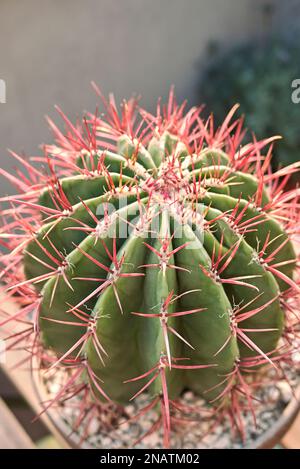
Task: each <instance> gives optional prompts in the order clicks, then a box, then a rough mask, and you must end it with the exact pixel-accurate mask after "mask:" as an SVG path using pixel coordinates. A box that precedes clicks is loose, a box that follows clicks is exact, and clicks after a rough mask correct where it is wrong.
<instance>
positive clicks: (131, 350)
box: [1, 88, 299, 446]
mask: <svg viewBox="0 0 300 469" xmlns="http://www.w3.org/2000/svg"><path fill="white" fill-rule="evenodd" d="M96 90H97V92H98V94H100V91H99V90H98V89H97V88H96ZM100 96H101V98H102V99H103V102H104V104H105V107H106V112H105V114H104V115H101V116H98V115H97V114H96V115H92V114H90V115H87V116H86V117H84V119H83V120H82V122H81V123H79V124H78V123H77V124H72V123H71V122H70V121H69V120H68V118H67V117H66V116H65V115H64V114H63V113H62V111H60V109H59V108H58V112H59V113H60V115H61V117H62V119H63V121H64V123H65V126H66V130H65V132H63V131H61V130H59V129H58V127H56V125H55V124H54V123H53V121H52V120H50V119H48V122H49V124H50V127H51V129H52V130H53V132H54V134H55V138H56V143H55V144H54V145H45V146H44V148H43V155H42V156H40V157H32V158H31V160H30V159H29V160H28V159H26V158H22V157H20V156H18V155H16V154H15V153H12V156H14V157H15V158H17V160H18V161H21V162H22V164H23V169H24V171H23V170H22V171H20V170H18V174H17V175H15V176H12V175H10V174H8V173H6V172H5V171H4V170H1V172H2V174H3V175H4V176H6V177H7V178H8V179H9V180H10V181H11V182H12V184H13V185H14V186H16V187H17V189H18V195H16V196H7V197H4V198H2V201H3V202H5V203H6V204H7V203H9V205H8V206H5V207H3V210H2V219H3V221H4V223H3V228H2V231H1V240H2V245H3V246H4V249H5V250H6V252H5V253H4V254H3V256H2V260H1V261H2V265H3V273H2V280H3V281H4V282H6V283H7V293H6V294H7V295H9V296H14V298H15V299H16V300H17V301H18V303H19V304H20V305H21V306H20V309H19V311H18V312H17V313H15V314H14V315H13V316H12V315H9V316H8V317H6V316H5V318H4V319H3V320H2V323H1V325H2V327H5V326H7V323H9V322H11V321H17V322H18V323H19V324H23V323H25V325H26V327H25V329H24V330H22V332H21V333H19V332H18V333H14V334H12V336H11V337H10V339H12V343H13V345H12V348H13V347H15V346H16V344H17V345H18V346H19V342H20V339H22V340H25V341H26V344H27V347H28V346H29V345H28V343H30V347H31V352H32V355H36V356H38V357H40V358H41V359H42V361H43V362H44V363H45V361H46V362H47V366H48V367H49V368H50V369H55V368H62V367H65V368H66V370H67V372H68V376H69V378H68V381H67V383H66V386H65V387H64V389H63V390H61V391H60V393H59V395H58V396H57V398H56V399H55V402H56V401H59V400H61V399H63V397H64V392H67V388H68V386H70V385H71V384H72V383H74V382H75V380H76V382H79V385H80V386H81V388H80V389H82V388H84V389H88V390H89V393H90V396H92V397H91V401H90V402H97V403H98V404H99V405H100V408H103V407H105V405H108V403H111V402H113V403H115V404H116V405H120V406H124V405H126V404H127V403H128V402H130V401H132V400H133V399H134V398H136V397H137V396H139V395H140V394H141V393H144V394H146V393H147V395H148V397H149V404H148V407H149V408H150V407H151V408H154V407H155V408H157V412H158V419H159V421H160V422H161V424H162V427H163V429H164V435H165V438H164V441H165V445H166V446H168V444H169V435H170V431H171V426H172V421H173V412H174V408H176V409H177V410H178V409H179V408H180V399H181V395H182V393H183V391H184V390H186V389H189V390H191V391H193V392H194V393H195V394H196V395H200V396H203V397H204V398H205V399H206V401H207V402H208V403H210V404H211V405H212V406H216V407H217V408H218V409H219V412H221V413H223V414H224V415H225V414H226V415H231V416H232V421H234V422H235V424H236V425H237V426H238V427H239V428H240V429H241V427H242V424H241V422H240V419H239V416H238V414H239V413H241V412H242V411H241V410H240V408H239V406H238V404H237V403H238V402H239V399H241V400H243V402H244V401H245V402H246V403H244V404H243V412H245V411H246V410H248V411H249V412H252V410H253V409H252V404H251V400H252V391H253V390H254V387H253V389H252V387H251V383H253V382H254V378H253V376H256V375H257V373H259V372H260V371H259V370H260V369H261V368H262V366H263V365H267V364H269V365H270V366H273V367H274V368H275V369H278V367H280V363H281V362H282V361H283V360H286V359H287V357H288V356H289V354H290V353H291V348H292V345H291V344H292V341H291V340H290V337H291V333H292V330H294V329H293V325H294V323H295V318H294V312H293V307H292V305H290V302H291V301H292V300H294V298H295V297H296V295H297V294H298V291H299V287H298V285H297V280H296V278H295V269H296V254H295V251H294V247H293V244H292V237H293V236H294V235H295V234H296V232H297V223H298V205H299V204H298V201H297V197H298V195H297V191H290V192H284V186H285V184H286V182H287V179H288V178H289V175H290V174H292V173H293V172H294V171H296V170H297V164H296V165H293V166H290V167H288V168H285V169H282V170H280V171H279V172H277V173H275V174H272V173H271V171H270V160H271V154H272V145H273V141H274V140H275V139H276V137H274V138H273V139H267V140H263V141H260V142H257V141H256V140H255V139H254V141H253V143H251V144H249V143H248V144H247V145H245V146H242V145H241V141H242V138H243V136H244V132H243V130H242V122H241V120H239V119H237V120H234V112H235V109H236V108H233V109H232V111H231V112H230V113H229V115H228V116H227V118H226V119H225V121H224V123H223V124H222V126H221V127H219V128H218V129H216V130H214V127H213V118H212V117H210V118H209V119H208V120H207V121H206V122H204V121H203V120H202V118H201V116H200V114H201V109H199V108H192V109H191V110H189V111H188V112H187V113H186V112H185V111H184V109H185V106H184V105H178V104H177V103H176V101H175V98H174V95H173V91H171V93H170V97H169V101H168V103H167V104H166V105H161V104H160V102H159V104H158V106H157V113H156V114H155V115H152V114H150V113H148V112H146V111H145V110H143V109H141V108H140V107H139V106H138V103H137V102H136V101H135V100H133V99H132V100H129V101H128V102H123V104H122V105H121V111H118V109H117V107H116V104H115V102H114V99H113V98H112V97H110V99H109V100H108V101H106V100H105V99H104V98H103V97H102V95H101V94H100ZM264 148H268V150H267V151H266V154H263V149H264ZM37 162H38V163H39V164H40V167H38V165H37V164H36V163H37ZM25 172H26V174H25ZM28 324H29V326H28ZM49 405H50V404H49ZM47 408H48V406H47ZM245 409H246V410H245ZM146 410H147V409H146ZM146 410H145V412H146ZM145 412H144V411H141V414H142V415H144V413H145Z"/></svg>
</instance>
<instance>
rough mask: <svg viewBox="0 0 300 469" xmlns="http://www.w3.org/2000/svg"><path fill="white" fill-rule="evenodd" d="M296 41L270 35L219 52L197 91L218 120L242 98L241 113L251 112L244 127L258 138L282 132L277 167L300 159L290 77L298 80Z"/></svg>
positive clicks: (299, 126) (299, 117) (298, 113)
mask: <svg viewBox="0 0 300 469" xmlns="http://www.w3.org/2000/svg"><path fill="white" fill-rule="evenodd" d="M298 44H300V41H298V42H297V41H295V40H294V41H293V42H292V41H283V40H278V39H276V40H274V39H271V40H268V42H265V43H263V44H260V43H252V44H246V45H242V46H239V47H237V48H234V49H232V50H230V51H229V52H226V53H225V54H223V55H222V56H221V55H220V54H219V53H215V54H214V55H215V57H214V58H213V59H212V62H211V64H210V65H209V66H208V68H207V70H206V71H205V72H204V75H203V77H202V80H201V85H200V90H199V95H200V99H201V102H205V103H206V104H207V107H208V108H209V109H211V110H212V111H213V113H214V115H215V119H216V121H217V122H218V123H220V122H222V120H223V119H224V117H225V115H226V113H227V112H228V109H230V108H231V107H232V106H233V105H234V104H235V103H240V110H239V112H240V114H245V115H246V116H247V117H246V120H245V123H246V126H247V127H248V129H249V130H250V131H251V132H252V131H253V132H254V133H255V135H256V136H257V138H258V139H260V138H262V137H263V136H271V135H281V136H282V137H283V139H282V140H281V141H279V142H278V143H276V145H275V150H274V164H275V165H276V166H283V165H287V164H290V163H293V162H295V161H299V160H300V103H299V104H296V103H294V102H293V101H292V93H293V91H295V89H293V88H292V82H293V80H295V79H297V78H299V79H300V45H298ZM298 86H299V85H298ZM298 95H299V97H300V93H298ZM250 136H251V133H250V132H248V138H250Z"/></svg>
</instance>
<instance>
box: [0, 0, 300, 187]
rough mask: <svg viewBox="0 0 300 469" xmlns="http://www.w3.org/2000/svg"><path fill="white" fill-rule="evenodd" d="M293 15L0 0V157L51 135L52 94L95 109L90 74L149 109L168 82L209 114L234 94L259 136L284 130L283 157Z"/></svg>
mask: <svg viewBox="0 0 300 469" xmlns="http://www.w3.org/2000/svg"><path fill="white" fill-rule="evenodd" d="M299 13H300V1H299V0H287V1H285V2H283V1H280V0H227V1H226V2H225V1H222V0H210V1H207V0H185V1H182V0H151V2H149V1H147V0H85V1H84V2H83V1H80V0H63V1H61V0H26V1H22V2H21V1H18V0H1V1H0V79H2V80H5V83H6V103H5V104H1V103H0V158H1V163H0V164H1V166H2V167H4V168H6V169H8V168H9V169H11V168H12V165H13V164H14V162H13V161H12V160H11V159H10V158H9V157H8V154H7V148H11V149H14V150H15V151H17V152H20V153H21V152H24V153H25V154H36V153H37V151H38V145H39V144H40V143H42V142H46V141H49V140H50V138H51V137H50V133H49V131H48V128H47V125H46V123H45V121H44V115H45V114H50V115H51V116H54V117H55V118H57V117H56V115H55V112H54V110H53V105H54V104H59V105H60V106H61V107H62V109H63V110H64V111H65V113H67V114H68V115H69V116H70V117H71V118H75V117H76V115H80V113H81V112H82V111H84V110H90V111H94V110H95V107H96V103H97V99H96V96H95V94H94V92H93V90H92V89H91V86H90V82H91V80H94V81H95V82H96V83H97V84H98V85H99V86H100V87H101V88H102V90H103V91H104V92H105V93H108V92H109V91H113V92H114V93H115V95H116V98H117V100H120V99H121V98H123V97H129V96H130V95H131V94H132V93H136V94H137V95H142V104H143V105H144V106H146V107H147V108H149V109H150V110H152V109H153V108H154V106H155V102H156V99H157V97H158V96H163V97H164V96H166V95H167V93H168V90H169V88H170V85H171V84H175V87H176V94H177V97H178V100H182V99H184V98H188V100H189V104H190V105H192V104H199V103H200V102H202V101H204V102H207V103H208V109H210V110H213V111H214V112H215V113H216V118H217V119H222V117H223V116H224V114H225V113H226V112H227V111H228V109H229V108H230V107H231V106H232V105H233V104H234V103H235V102H236V101H239V102H240V103H241V111H242V112H244V111H246V112H247V114H249V122H248V121H247V124H248V125H251V127H253V129H254V130H255V131H256V132H257V133H258V135H259V136H261V135H264V136H266V134H272V133H278V132H279V133H284V132H285V133H286V134H287V137H288V138H289V143H288V145H289V146H292V149H291V150H289V153H290V155H286V151H284V152H283V153H282V159H283V160H284V162H286V161H288V160H289V159H295V158H296V159H298V148H299V146H300V132H299V131H298V122H300V104H299V105H298V106H297V105H296V104H293V103H291V81H292V80H293V79H294V78H298V77H299V78H300V61H299V50H300V49H298V44H299V40H298V30H297V29H299V28H300V27H298V25H297V23H299ZM273 40H276V41H278V43H276V46H275V45H273V44H272V45H271V44H270V41H273ZM243 47H246V49H243ZM240 48H242V50H241V51H240ZM249 48H250V49H249ZM249 50H250V51H249ZM257 54H258V55H259V57H257ZM275 110H276V112H275ZM274 119H277V120H278V124H276V122H274ZM57 120H58V121H59V119H58V118H57ZM271 123H272V125H271ZM287 123H288V124H287ZM277 127H279V128H277ZM291 127H292V128H291ZM10 191H11V189H10V187H9V184H5V182H3V180H1V188H0V193H1V194H6V193H9V192H10Z"/></svg>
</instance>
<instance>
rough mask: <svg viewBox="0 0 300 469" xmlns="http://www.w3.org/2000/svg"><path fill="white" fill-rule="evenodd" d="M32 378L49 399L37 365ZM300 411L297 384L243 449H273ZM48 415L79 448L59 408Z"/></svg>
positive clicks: (62, 435)
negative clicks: (276, 416)
mask: <svg viewBox="0 0 300 469" xmlns="http://www.w3.org/2000/svg"><path fill="white" fill-rule="evenodd" d="M31 378H32V383H33V389H34V392H35V394H36V396H37V398H38V401H39V405H42V404H41V403H42V402H43V401H47V399H48V398H49V395H48V392H47V390H46V387H45V385H44V383H43V380H42V377H41V373H40V372H39V370H38V369H37V368H36V367H33V368H32V371H31ZM299 411H300V384H299V385H298V386H297V388H296V390H295V393H294V396H293V397H292V399H291V400H290V402H289V403H288V404H287V405H286V407H285V408H284V410H283V411H282V414H281V416H280V418H279V419H278V420H277V422H276V423H275V424H274V425H272V427H271V428H269V429H268V430H266V431H265V432H264V433H263V434H262V435H261V436H259V437H258V438H257V439H256V440H253V442H252V443H250V444H248V445H246V446H242V447H241V449H271V448H273V447H274V446H275V445H276V444H277V443H278V442H279V441H280V440H281V438H282V437H283V436H284V435H285V433H286V432H287V431H288V430H289V428H290V427H291V426H292V424H293V422H294V421H295V419H296V417H297V415H298V413H299ZM46 415H47V417H48V418H49V420H50V422H51V424H52V425H53V426H54V427H55V429H56V431H57V432H58V434H59V437H60V438H61V439H62V440H63V441H64V442H66V443H67V445H68V446H69V447H70V448H72V449H76V448H78V444H79V440H80V438H79V437H78V435H76V433H75V432H73V431H72V429H71V428H70V427H69V426H68V425H67V424H66V423H65V422H64V421H63V420H62V419H61V418H60V413H59V410H58V409H56V408H53V407H52V408H50V409H48V410H47V411H46ZM81 448H82V449H90V448H91V446H90V445H88V444H86V443H85V442H83V443H82V444H81Z"/></svg>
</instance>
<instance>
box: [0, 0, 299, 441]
mask: <svg viewBox="0 0 300 469" xmlns="http://www.w3.org/2000/svg"><path fill="white" fill-rule="evenodd" d="M299 39H300V0H285V1H282V0H281V1H280V0H226V1H224V0H184V1H183V0H151V1H149V0H85V1H82V0H26V1H24V0H23V1H20V0H0V80H4V82H5V85H6V96H5V101H6V102H5V103H2V102H1V101H3V99H1V96H0V167H2V168H4V169H8V170H10V171H11V170H12V169H13V165H14V164H15V163H14V161H13V160H12V159H11V158H10V157H9V156H8V153H7V148H11V149H13V150H15V151H16V152H19V153H24V154H26V155H35V154H37V152H38V151H39V144H40V143H44V142H49V141H51V134H50V132H49V130H48V128H47V125H46V123H45V120H44V115H45V114H49V115H50V116H51V117H54V118H55V119H56V120H57V121H58V122H59V118H58V116H56V113H55V111H54V109H53V106H54V104H58V105H60V106H61V107H62V109H63V111H64V112H65V113H66V114H67V115H68V116H69V117H70V118H72V119H75V118H76V116H78V115H80V114H81V113H82V111H85V110H89V111H95V108H96V105H97V104H99V103H98V100H97V98H96V96H95V94H94V92H93V90H92V88H91V86H90V82H91V80H94V81H95V82H96V83H97V84H98V85H99V86H100V87H101V89H102V90H103V92H104V93H105V94H106V93H108V92H110V91H113V92H114V94H115V96H116V98H117V101H120V100H121V99H122V98H123V97H125V98H128V97H130V96H131V95H132V94H133V93H135V94H136V95H141V96H142V100H141V103H142V105H143V106H145V107H147V108H148V109H149V110H150V111H151V110H154V107H155V103H156V100H157V98H158V97H159V96H162V97H166V96H167V94H168V91H169V89H170V85H171V84H174V85H175V89H176V95H177V98H178V100H179V101H180V100H183V99H184V98H187V99H188V102H189V105H195V104H200V103H202V102H204V103H207V110H208V111H213V112H214V113H215V116H216V120H217V122H220V121H221V120H222V119H223V118H224V116H225V114H226V113H227V112H228V110H229V109H230V107H231V106H232V105H233V104H234V103H236V102H239V103H240V104H241V107H240V109H241V110H240V112H241V113H246V116H247V117H246V125H247V126H248V127H249V128H250V129H253V130H254V131H255V132H256V134H257V135H258V137H267V136H270V135H273V134H281V135H282V136H283V137H284V139H283V141H282V142H281V143H280V144H278V148H277V150H276V151H275V163H274V164H275V166H278V165H279V166H280V165H284V164H288V163H291V162H295V161H298V160H299V159H300V103H299V104H297V103H293V102H292V99H291V95H292V92H293V88H292V82H293V80H296V79H300V40H299ZM4 82H1V81H0V84H1V83H2V84H3V83H4ZM299 83H300V82H299ZM298 86H299V85H298ZM2 91H3V87H2ZM0 92H1V89H0ZM298 96H299V97H300V93H299V94H298ZM208 111H205V112H208ZM11 192H13V189H11V188H10V186H9V183H8V182H6V181H5V180H4V179H3V178H1V183H0V196H2V195H5V194H9V193H11ZM0 391H1V395H2V398H3V399H4V400H5V402H6V403H7V404H8V405H9V407H10V408H11V409H12V411H13V412H14V414H15V415H17V416H18V419H19V420H21V422H22V423H23V425H24V426H25V427H26V431H27V432H29V433H30V436H31V438H32V439H33V440H34V441H37V440H39V441H40V439H41V437H42V436H45V435H47V434H48V431H47V430H46V429H45V428H44V427H43V426H42V425H41V424H40V423H37V422H36V423H35V424H33V425H32V424H31V422H30V420H31V418H32V416H33V415H34V414H33V413H32V411H31V410H30V409H29V408H28V406H27V404H26V403H25V402H24V400H22V399H20V396H19V394H18V393H17V391H16V389H14V387H13V386H12V383H11V382H9V380H8V379H7V377H6V378H5V377H4V375H1V372H0ZM30 415H31V417H30ZM298 425H300V424H298ZM0 427H1V426H0ZM3 428H4V427H3ZM0 430H1V428H0ZM294 445H298V440H297V441H296V443H294ZM48 446H49V443H47V447H48ZM287 446H288V444H287ZM294 447H295V446H294Z"/></svg>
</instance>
